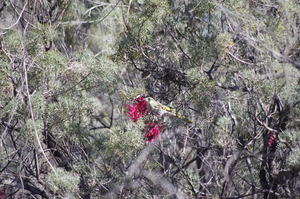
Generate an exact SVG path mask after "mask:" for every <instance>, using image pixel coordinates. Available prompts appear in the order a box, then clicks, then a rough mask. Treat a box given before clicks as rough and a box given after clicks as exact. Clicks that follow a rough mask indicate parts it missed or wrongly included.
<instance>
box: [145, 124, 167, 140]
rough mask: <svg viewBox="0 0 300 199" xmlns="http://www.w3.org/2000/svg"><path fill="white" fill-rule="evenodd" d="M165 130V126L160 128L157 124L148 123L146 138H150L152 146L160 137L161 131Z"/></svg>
mask: <svg viewBox="0 0 300 199" xmlns="http://www.w3.org/2000/svg"><path fill="white" fill-rule="evenodd" d="M163 128H164V126H158V124H156V123H148V124H146V132H147V133H148V134H146V135H145V137H147V138H148V140H147V142H149V144H151V143H152V142H153V140H154V139H156V138H157V136H158V135H159V133H160V131H161V130H162V129H163Z"/></svg>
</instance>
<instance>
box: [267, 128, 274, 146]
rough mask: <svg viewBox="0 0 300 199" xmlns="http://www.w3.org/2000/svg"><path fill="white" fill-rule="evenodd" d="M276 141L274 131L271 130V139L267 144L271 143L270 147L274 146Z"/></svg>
mask: <svg viewBox="0 0 300 199" xmlns="http://www.w3.org/2000/svg"><path fill="white" fill-rule="evenodd" d="M274 141H275V137H274V133H273V132H272V131H271V132H270V135H269V139H268V141H267V144H268V145H269V148H271V147H272V145H273V143H274Z"/></svg>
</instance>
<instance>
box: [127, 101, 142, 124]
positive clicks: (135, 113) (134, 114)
mask: <svg viewBox="0 0 300 199" xmlns="http://www.w3.org/2000/svg"><path fill="white" fill-rule="evenodd" d="M125 106H128V110H129V112H127V113H128V114H129V117H130V120H132V121H133V122H135V123H136V122H137V121H138V119H139V118H140V117H142V115H141V114H140V112H139V110H138V108H137V106H136V104H134V105H133V107H132V106H130V105H125Z"/></svg>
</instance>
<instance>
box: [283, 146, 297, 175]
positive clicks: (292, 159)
mask: <svg viewBox="0 0 300 199" xmlns="http://www.w3.org/2000/svg"><path fill="white" fill-rule="evenodd" d="M286 163H287V166H288V168H290V169H295V170H299V168H300V149H299V148H295V149H294V150H293V151H292V152H291V153H290V154H289V156H288V158H287V160H286Z"/></svg>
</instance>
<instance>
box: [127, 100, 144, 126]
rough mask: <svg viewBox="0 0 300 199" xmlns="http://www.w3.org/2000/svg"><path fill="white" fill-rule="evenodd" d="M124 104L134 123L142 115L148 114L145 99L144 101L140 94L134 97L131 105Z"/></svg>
mask: <svg viewBox="0 0 300 199" xmlns="http://www.w3.org/2000/svg"><path fill="white" fill-rule="evenodd" d="M125 106H127V107H128V110H129V112H127V113H128V114H129V117H130V120H132V121H133V122H135V123H136V122H137V121H138V119H139V118H141V117H142V116H145V115H148V114H149V112H148V110H147V104H146V101H145V99H144V97H142V96H141V97H138V98H136V99H135V103H134V105H133V106H130V105H128V104H126V105H125Z"/></svg>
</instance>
